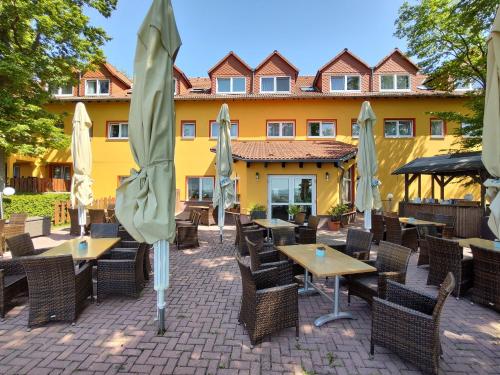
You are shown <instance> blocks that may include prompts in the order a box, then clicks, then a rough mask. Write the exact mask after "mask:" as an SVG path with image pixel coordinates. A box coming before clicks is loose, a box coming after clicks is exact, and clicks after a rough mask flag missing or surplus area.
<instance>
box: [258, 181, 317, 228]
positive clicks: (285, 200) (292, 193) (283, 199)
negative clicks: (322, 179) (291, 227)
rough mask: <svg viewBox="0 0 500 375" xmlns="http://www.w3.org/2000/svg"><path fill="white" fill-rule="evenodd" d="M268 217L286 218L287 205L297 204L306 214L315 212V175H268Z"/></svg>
mask: <svg viewBox="0 0 500 375" xmlns="http://www.w3.org/2000/svg"><path fill="white" fill-rule="evenodd" d="M268 189H269V191H268V207H269V210H268V211H267V215H268V217H269V218H270V219H271V218H272V219H282V220H288V206H289V205H297V206H299V207H300V209H301V211H303V212H306V214H307V216H309V215H314V214H316V176H269V177H268Z"/></svg>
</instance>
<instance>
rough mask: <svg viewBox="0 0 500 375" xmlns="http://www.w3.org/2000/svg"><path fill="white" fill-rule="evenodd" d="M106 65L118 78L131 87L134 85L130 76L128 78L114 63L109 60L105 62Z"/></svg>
mask: <svg viewBox="0 0 500 375" xmlns="http://www.w3.org/2000/svg"><path fill="white" fill-rule="evenodd" d="M104 67H105V68H106V69H108V71H109V72H110V73H111V74H112V75H114V76H115V77H116V78H118V79H119V80H120V81H122V82H123V83H124V84H126V85H127V86H129V87H132V81H131V80H130V78H128V77H127V76H126V75H125V74H123V73H122V72H120V71H119V70H118V69H116V68H115V67H114V66H113V65H111V64H110V63H108V62H105V63H104Z"/></svg>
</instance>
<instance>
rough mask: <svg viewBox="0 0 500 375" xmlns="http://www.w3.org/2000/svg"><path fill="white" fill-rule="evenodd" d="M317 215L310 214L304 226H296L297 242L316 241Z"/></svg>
mask: <svg viewBox="0 0 500 375" xmlns="http://www.w3.org/2000/svg"><path fill="white" fill-rule="evenodd" d="M318 225H319V217H318V216H314V215H310V216H309V218H308V219H307V225H306V226H300V227H297V234H296V241H297V243H301V244H307V243H316V233H317V231H318Z"/></svg>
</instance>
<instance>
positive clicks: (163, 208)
mask: <svg viewBox="0 0 500 375" xmlns="http://www.w3.org/2000/svg"><path fill="white" fill-rule="evenodd" d="M180 45H181V40H180V37H179V33H178V31H177V25H176V23H175V19H174V13H173V9H172V4H171V2H170V0H154V1H153V3H152V5H151V8H150V9H149V12H148V14H147V15H146V17H145V19H144V21H143V23H142V26H141V27H140V29H139V32H138V35H137V46H136V51H135V62H134V87H133V91H132V101H131V104H130V114H129V140H130V147H131V150H132V154H133V157H134V160H135V162H136V163H137V165H138V166H139V167H140V170H139V171H135V170H133V171H132V173H131V176H130V177H128V178H127V179H125V181H124V182H123V184H122V185H121V186H120V187H119V188H118V189H117V191H116V216H117V218H118V220H119V222H120V223H121V224H122V225H123V226H124V227H125V229H126V230H127V231H128V232H129V233H130V234H131V235H132V237H134V238H135V239H136V240H137V241H139V242H147V243H149V244H154V288H155V290H156V291H157V307H158V318H159V328H158V332H159V333H160V334H163V333H164V331H165V321H164V312H165V290H166V289H167V288H168V286H169V242H170V243H171V242H173V241H174V238H175V166H174V149H175V108H174V98H173V93H174V90H173V89H174V79H173V65H174V61H175V57H176V55H177V51H178V50H179V47H180Z"/></svg>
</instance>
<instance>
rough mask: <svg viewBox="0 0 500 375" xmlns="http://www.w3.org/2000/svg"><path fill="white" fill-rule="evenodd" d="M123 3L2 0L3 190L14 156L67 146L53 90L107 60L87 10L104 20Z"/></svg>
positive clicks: (0, 128) (0, 123)
mask: <svg viewBox="0 0 500 375" xmlns="http://www.w3.org/2000/svg"><path fill="white" fill-rule="evenodd" d="M116 3H117V0H2V1H1V2H0V188H3V186H4V185H3V183H4V182H3V177H4V176H5V162H6V157H7V156H8V155H9V154H11V153H20V154H25V155H30V156H39V155H42V154H43V153H44V152H45V151H47V150H48V149H52V148H56V149H60V148H63V147H67V145H68V138H67V136H65V135H64V132H63V129H62V127H61V125H62V118H61V116H58V115H55V114H52V113H50V112H48V111H47V110H46V109H45V105H46V104H47V103H48V102H49V101H50V100H51V92H50V91H51V88H58V87H61V86H64V85H68V84H76V82H77V72H81V71H85V70H86V69H89V68H92V67H94V66H95V65H96V64H98V63H99V62H101V61H102V60H103V58H104V55H103V52H102V50H101V47H102V45H103V44H104V43H105V42H106V41H107V40H109V37H108V36H107V35H106V33H105V31H104V30H103V29H102V28H99V27H95V26H92V25H90V23H89V18H88V17H87V16H86V15H85V14H84V12H83V11H84V8H85V7H88V8H94V9H96V10H97V11H98V12H99V13H100V14H102V15H103V16H104V17H109V16H110V15H111V12H112V11H113V10H114V9H116Z"/></svg>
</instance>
